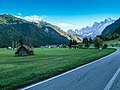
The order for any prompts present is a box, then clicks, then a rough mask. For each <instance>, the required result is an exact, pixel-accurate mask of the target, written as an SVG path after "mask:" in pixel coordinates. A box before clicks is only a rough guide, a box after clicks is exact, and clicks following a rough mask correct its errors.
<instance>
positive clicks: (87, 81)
mask: <svg viewBox="0 0 120 90" xmlns="http://www.w3.org/2000/svg"><path fill="white" fill-rule="evenodd" d="M119 67H120V48H118V50H117V51H116V52H115V53H113V54H111V55H109V56H106V57H104V58H101V59H99V60H97V61H95V62H92V63H90V64H88V65H85V66H82V67H79V68H77V69H75V70H72V72H71V71H70V72H69V73H65V74H62V75H60V76H57V77H56V78H53V79H50V80H47V81H44V82H40V83H39V84H38V85H35V86H34V85H33V87H31V86H30V87H27V88H26V89H24V90H104V88H105V87H106V85H107V84H108V83H109V81H110V80H111V78H112V77H113V76H114V74H115V73H116V71H117V70H118V68H119ZM117 78H120V75H119V76H118V77H117ZM118 83H120V80H119V82H118ZM115 85H116V84H115ZM114 87H116V86H114V84H113V86H112V88H113V89H114ZM118 89H119V90H120V86H119V87H118ZM118 89H116V90H118Z"/></svg>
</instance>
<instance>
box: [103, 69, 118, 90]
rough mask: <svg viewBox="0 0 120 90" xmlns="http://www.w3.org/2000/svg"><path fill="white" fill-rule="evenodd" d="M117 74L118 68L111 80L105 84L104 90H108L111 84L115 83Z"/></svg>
mask: <svg viewBox="0 0 120 90" xmlns="http://www.w3.org/2000/svg"><path fill="white" fill-rule="evenodd" d="M119 73H120V67H119V69H118V70H117V71H116V73H115V74H114V76H113V77H112V79H111V80H110V81H109V83H108V84H107V86H106V87H105V89H104V90H110V88H111V86H112V85H113V82H114V81H115V79H116V77H117V76H118V74H119Z"/></svg>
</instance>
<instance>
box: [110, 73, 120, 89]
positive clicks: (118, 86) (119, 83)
mask: <svg viewBox="0 0 120 90" xmlns="http://www.w3.org/2000/svg"><path fill="white" fill-rule="evenodd" d="M110 90H120V73H119V74H118V76H117V77H116V79H115V81H114V83H113V84H112V86H111V88H110Z"/></svg>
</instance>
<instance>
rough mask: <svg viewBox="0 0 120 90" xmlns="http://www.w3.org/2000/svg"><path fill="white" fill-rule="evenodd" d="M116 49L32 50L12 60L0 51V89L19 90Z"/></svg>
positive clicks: (3, 50) (10, 54)
mask: <svg viewBox="0 0 120 90" xmlns="http://www.w3.org/2000/svg"><path fill="white" fill-rule="evenodd" d="M114 51H115V49H112V48H111V49H104V50H98V49H76V50H75V49H72V50H71V49H34V53H35V55H34V56H27V57H15V56H14V52H15V51H11V50H6V49H0V90H11V89H12V90H13V89H18V88H21V87H24V86H27V85H30V84H32V83H36V82H39V81H41V80H45V79H47V78H50V77H53V76H55V75H58V74H60V73H63V72H65V71H68V70H70V69H73V68H76V67H78V66H81V65H84V64H86V63H89V62H91V61H94V60H96V59H98V58H101V57H103V56H105V55H108V54H110V53H112V52H114Z"/></svg>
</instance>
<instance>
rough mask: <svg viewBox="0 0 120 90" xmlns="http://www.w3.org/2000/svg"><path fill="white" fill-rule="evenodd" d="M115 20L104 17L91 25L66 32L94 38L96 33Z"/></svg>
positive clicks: (99, 32) (99, 33) (98, 33)
mask: <svg viewBox="0 0 120 90" xmlns="http://www.w3.org/2000/svg"><path fill="white" fill-rule="evenodd" d="M114 22H115V20H112V19H111V18H108V19H105V20H104V21H101V22H95V23H94V24H93V25H92V26H91V27H89V26H87V27H85V28H82V29H75V30H72V29H70V30H68V31H67V33H68V34H70V35H74V36H76V37H82V38H84V37H88V38H92V39H93V38H95V37H96V36H97V35H101V33H102V31H103V30H104V29H105V28H106V27H107V26H108V25H110V24H112V23H114Z"/></svg>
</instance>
